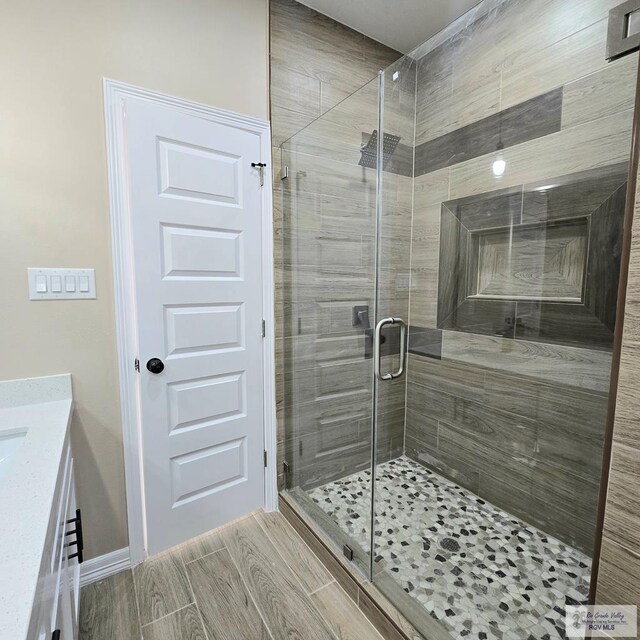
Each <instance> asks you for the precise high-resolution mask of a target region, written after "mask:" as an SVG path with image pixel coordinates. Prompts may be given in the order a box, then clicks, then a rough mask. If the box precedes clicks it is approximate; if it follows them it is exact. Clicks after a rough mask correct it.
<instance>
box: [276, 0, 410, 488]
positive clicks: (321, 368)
mask: <svg viewBox="0 0 640 640" xmlns="http://www.w3.org/2000/svg"><path fill="white" fill-rule="evenodd" d="M270 15H271V125H272V140H273V150H272V152H273V166H274V171H273V177H274V184H273V193H274V230H275V238H276V246H275V263H276V273H275V277H276V336H277V345H276V374H277V381H276V382H277V388H276V400H277V419H278V472H279V486H280V488H282V487H283V483H284V478H283V475H282V461H283V458H284V456H285V453H286V456H287V459H288V461H289V462H290V463H291V465H292V472H293V473H294V474H296V475H295V484H297V485H301V486H306V487H309V486H313V485H314V484H319V483H322V482H325V481H328V480H329V479H332V478H335V477H340V476H341V475H344V474H345V473H348V472H350V471H351V470H352V469H353V470H354V471H355V470H356V469H357V468H361V467H363V466H366V464H367V463H368V461H369V457H370V442H371V441H370V427H369V420H370V418H369V416H370V414H371V388H370V386H371V366H372V361H371V360H364V359H363V354H364V348H365V345H364V336H363V333H362V330H360V329H358V328H354V327H353V323H352V309H353V306H354V305H365V304H368V305H370V309H371V313H373V299H372V292H373V276H374V250H375V217H374V214H375V171H374V170H373V169H364V168H363V167H360V166H358V160H359V158H360V153H359V150H360V147H361V145H362V144H363V134H369V135H370V134H371V133H372V131H373V130H374V129H375V128H377V79H376V78H377V74H378V71H379V70H380V69H383V68H386V67H387V66H388V65H389V64H391V63H392V62H394V61H395V60H397V59H398V58H399V57H400V54H399V53H398V52H396V51H393V50H391V49H389V48H387V47H385V46H383V45H381V44H379V43H377V42H375V41H373V40H371V39H369V38H367V37H365V36H363V35H362V34H360V33H358V32H356V31H353V30H352V29H349V28H348V27H345V26H344V25H341V24H339V23H337V22H335V21H333V20H331V19H329V18H327V17H326V16H323V15H321V14H319V13H317V12H315V11H313V10H312V9H309V8H308V7H305V6H303V5H301V4H299V3H297V2H295V1H293V0H271V14H270ZM371 80H373V83H371V84H369V85H367V83H368V82H370V81H371ZM414 84H415V82H414ZM363 85H367V86H366V87H365V88H364V89H362V90H361V91H360V92H359V93H358V95H357V96H354V97H352V98H350V99H348V100H345V99H346V98H348V96H350V95H351V94H352V93H353V92H354V91H356V90H358V89H360V88H361V87H363ZM339 103H340V105H339V107H338V108H336V109H334V110H333V111H331V112H330V113H327V112H328V111H329V110H331V109H332V108H333V107H335V106H336V105H338V104H339ZM322 114H325V116H324V117H323V118H322V119H321V120H316V119H317V118H318V117H319V116H320V115H322ZM411 117H412V114H411ZM314 121H315V123H314V125H312V126H311V127H309V128H308V129H307V130H305V132H304V133H302V134H300V135H299V136H297V138H296V142H295V144H293V145H289V146H288V147H287V151H286V153H287V163H288V164H289V171H290V178H289V180H288V181H286V182H281V180H280V177H281V176H280V167H281V149H280V145H281V144H282V143H283V142H284V141H285V140H287V139H288V138H290V137H291V136H292V135H293V134H295V133H297V132H298V131H300V130H301V129H303V128H304V127H306V126H307V125H309V124H310V123H312V122H314ZM411 127H413V121H412V120H411ZM402 135H403V137H404V138H405V140H406V137H407V136H406V134H404V133H403V134H402ZM412 136H413V134H412V133H411V139H412ZM392 179H393V181H394V185H395V186H393V187H392V186H391V185H389V192H390V195H389V200H390V201H391V199H392V198H393V207H390V211H389V216H388V219H389V220H392V221H395V222H393V224H392V223H389V225H390V226H389V230H390V232H389V234H387V240H386V243H385V247H386V248H388V249H389V251H391V252H392V253H393V254H394V255H401V252H402V251H403V249H404V248H406V247H407V246H408V242H409V234H410V231H411V223H410V216H411V183H412V179H411V178H410V177H403V176H395V175H394V176H393V177H392ZM285 188H286V189H288V191H289V193H288V194H287V198H286V199H285V205H286V207H287V210H286V211H284V215H285V218H284V223H283V190H284V189H285ZM392 190H395V191H396V192H397V194H399V195H398V197H395V196H392V195H391V191H392ZM294 207H295V214H294V210H293V209H294ZM396 232H397V237H394V235H393V234H395V233H396ZM403 234H404V247H403V245H402V244H401V242H402V236H403ZM396 271H397V269H396ZM404 271H405V273H407V274H408V271H409V265H408V259H407V264H406V265H405V267H404ZM393 273H395V272H393ZM393 273H392V272H391V271H390V272H389V274H388V275H389V277H393ZM285 289H286V295H284V292H285ZM404 305H405V307H406V306H407V305H408V291H405V293H404ZM285 363H286V366H285ZM389 366H391V364H389ZM386 395H387V397H386V398H385V399H383V404H384V407H385V410H384V416H383V417H382V419H381V437H380V438H379V440H378V450H379V455H380V456H381V457H382V458H388V457H390V456H392V455H398V454H399V453H401V450H402V443H403V426H404V386H403V385H393V387H392V389H389V390H388V391H387V394H386ZM285 398H286V402H287V410H288V415H287V420H288V421H289V424H290V425H292V428H290V429H288V430H287V433H288V435H289V436H290V437H289V439H288V441H287V442H286V443H285Z"/></svg>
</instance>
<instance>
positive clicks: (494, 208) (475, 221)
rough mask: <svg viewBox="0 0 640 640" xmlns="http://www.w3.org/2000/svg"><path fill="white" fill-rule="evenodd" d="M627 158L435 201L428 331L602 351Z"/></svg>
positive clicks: (608, 338)
mask: <svg viewBox="0 0 640 640" xmlns="http://www.w3.org/2000/svg"><path fill="white" fill-rule="evenodd" d="M626 180H627V164H626V163H620V164H616V165H610V166H605V167H600V168H598V169H593V170H590V171H583V172H579V173H574V174H570V175H567V176H561V177H558V178H551V179H548V180H545V181H544V182H540V183H533V184H525V185H518V186H515V187H510V188H507V189H501V190H497V191H491V192H487V193H482V194H478V195H474V196H469V197H466V198H461V199H458V200H450V201H447V202H444V203H442V208H441V218H440V258H439V268H438V309H437V327H438V329H447V330H453V331H463V332H466V333H475V334H484V335H492V336H500V337H503V338H511V339H519V340H531V341H536V342H543V343H544V342H547V343H555V344H565V345H571V346H584V347H588V348H597V349H605V350H610V349H611V346H612V343H613V331H614V327H615V312H616V292H617V282H618V276H619V272H620V251H621V242H622V223H623V218H624V207H625V197H626V186H627V184H626Z"/></svg>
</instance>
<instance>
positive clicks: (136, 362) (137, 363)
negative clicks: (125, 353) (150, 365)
mask: <svg viewBox="0 0 640 640" xmlns="http://www.w3.org/2000/svg"><path fill="white" fill-rule="evenodd" d="M133 366H134V367H135V368H136V371H137V372H138V373H140V360H138V358H136V359H135V360H134V363H133Z"/></svg>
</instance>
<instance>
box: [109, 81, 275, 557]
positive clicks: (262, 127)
mask: <svg viewBox="0 0 640 640" xmlns="http://www.w3.org/2000/svg"><path fill="white" fill-rule="evenodd" d="M103 88H104V111H105V127H106V143H107V162H108V172H109V207H110V210H111V239H112V252H113V286H114V294H115V311H116V335H117V342H118V345H117V348H118V369H119V377H120V402H121V408H122V436H123V447H124V469H125V486H126V493H127V495H126V498H127V518H128V523H129V524H128V527H129V551H130V554H131V564H132V565H136V564H139V563H140V562H142V561H143V560H144V559H145V558H146V557H147V555H148V554H147V533H146V522H145V509H144V483H143V477H144V476H143V473H142V422H141V410H140V387H139V383H138V378H137V376H138V373H136V371H135V369H134V360H135V358H137V357H138V338H137V330H136V305H135V295H134V293H135V289H134V284H135V282H134V269H133V247H132V237H131V225H130V210H129V202H128V195H127V167H126V152H125V101H126V99H127V98H136V99H139V100H145V101H148V102H153V103H155V104H159V105H164V106H169V107H172V108H173V109H178V110H180V111H182V112H183V113H187V114H189V115H194V116H198V117H200V118H204V119H206V120H209V121H211V122H216V123H218V124H224V125H228V126H231V127H234V128H236V129H242V130H244V131H248V132H250V133H253V134H255V135H256V136H258V138H259V139H260V155H261V157H260V158H256V162H266V163H267V167H266V170H265V173H264V187H263V188H262V190H261V191H262V273H263V294H262V307H263V317H264V319H265V320H266V335H265V338H264V340H263V341H262V348H263V366H264V371H263V379H264V401H263V406H264V448H265V450H266V452H267V467H266V468H265V482H264V486H265V497H264V507H265V510H267V511H275V510H276V509H277V506H278V488H277V470H276V410H275V355H274V354H275V333H274V329H275V322H274V308H273V307H274V301H273V300H274V278H273V211H272V196H271V184H272V183H271V175H272V174H271V162H270V158H271V129H270V125H269V122H268V121H267V120H261V119H259V118H252V117H250V116H245V115H242V114H238V113H233V112H231V111H226V110H224V109H217V108H215V107H210V106H208V105H205V104H200V103H197V102H190V101H188V100H183V99H182V98H177V97H174V96H170V95H166V94H164V93H158V92H156V91H150V90H148V89H143V88H140V87H136V86H133V85H130V84H125V83H123V82H118V81H116V80H109V79H108V78H104V79H103Z"/></svg>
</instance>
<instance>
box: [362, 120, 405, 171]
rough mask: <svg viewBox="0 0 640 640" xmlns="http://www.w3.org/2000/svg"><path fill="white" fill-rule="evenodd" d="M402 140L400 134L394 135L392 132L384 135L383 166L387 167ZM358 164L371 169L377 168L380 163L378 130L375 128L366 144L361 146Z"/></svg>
mask: <svg viewBox="0 0 640 640" xmlns="http://www.w3.org/2000/svg"><path fill="white" fill-rule="evenodd" d="M399 142H400V136H394V135H392V134H391V133H385V134H384V135H383V136H382V166H383V167H386V165H387V162H389V160H390V159H391V156H392V155H393V152H394V151H395V150H396V147H397V146H398V143H399ZM358 164H359V165H360V166H361V167H367V168H369V169H375V168H376V167H377V165H378V130H377V129H374V130H373V133H372V134H371V135H370V136H369V140H367V142H366V144H364V145H362V147H361V148H360V162H358Z"/></svg>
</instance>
